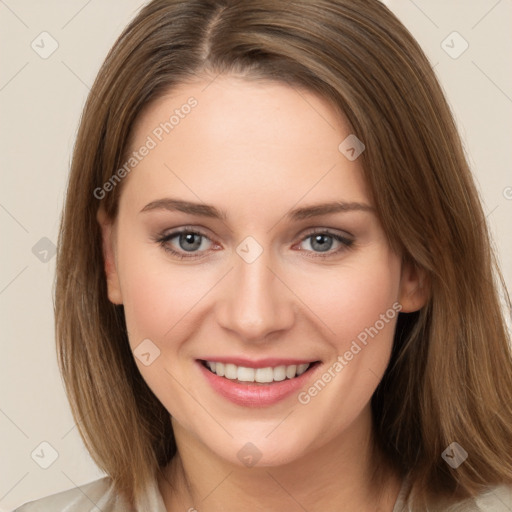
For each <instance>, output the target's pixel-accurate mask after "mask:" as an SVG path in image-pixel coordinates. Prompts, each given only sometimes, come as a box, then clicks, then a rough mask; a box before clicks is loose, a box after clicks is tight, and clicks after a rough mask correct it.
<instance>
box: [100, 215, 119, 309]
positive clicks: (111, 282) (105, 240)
mask: <svg viewBox="0 0 512 512" xmlns="http://www.w3.org/2000/svg"><path fill="white" fill-rule="evenodd" d="M96 219H97V221H98V223H99V225H100V228H101V233H102V247H103V261H104V264H105V275H106V278H107V290H108V298H109V300H110V302H112V303H113V304H118V305H119V304H122V303H123V298H122V295H121V287H120V285H119V276H118V274H117V266H116V236H115V235H116V232H115V225H114V221H112V219H109V218H108V217H107V215H106V213H105V211H104V209H103V208H101V207H100V208H99V209H98V212H97V214H96Z"/></svg>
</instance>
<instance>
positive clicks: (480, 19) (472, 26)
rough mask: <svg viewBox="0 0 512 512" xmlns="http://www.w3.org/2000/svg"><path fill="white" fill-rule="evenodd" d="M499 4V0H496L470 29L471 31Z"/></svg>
mask: <svg viewBox="0 0 512 512" xmlns="http://www.w3.org/2000/svg"><path fill="white" fill-rule="evenodd" d="M499 3H501V0H498V1H497V2H496V3H495V4H494V5H493V6H492V7H491V8H490V9H489V10H488V11H487V12H486V13H485V14H484V15H483V16H482V17H481V18H480V19H479V20H478V21H477V22H476V23H475V24H474V25H473V26H472V27H471V30H473V29H474V28H475V27H476V26H477V25H478V24H479V23H480V22H481V21H482V20H483V19H484V18H485V17H486V16H487V15H489V14H490V13H491V12H492V11H493V10H494V8H495V7H496V6H497V5H498V4H499Z"/></svg>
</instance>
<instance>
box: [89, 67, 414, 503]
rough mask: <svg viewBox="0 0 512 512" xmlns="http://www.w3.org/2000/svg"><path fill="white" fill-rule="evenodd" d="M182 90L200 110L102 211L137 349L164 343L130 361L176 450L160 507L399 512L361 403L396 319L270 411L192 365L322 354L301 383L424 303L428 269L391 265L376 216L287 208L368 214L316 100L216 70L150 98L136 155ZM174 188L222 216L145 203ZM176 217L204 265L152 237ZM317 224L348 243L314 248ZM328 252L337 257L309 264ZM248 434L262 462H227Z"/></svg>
mask: <svg viewBox="0 0 512 512" xmlns="http://www.w3.org/2000/svg"><path fill="white" fill-rule="evenodd" d="M190 96H193V97H194V98H196V100H197V102H198V104H197V106H196V107H195V108H194V109H193V110H192V111H191V112H190V113H189V114H188V115H187V116H185V117H184V118H183V119H180V122H179V124H178V125H176V126H175V127H174V129H173V130H172V132H170V133H169V134H167V135H165V136H164V137H163V140H162V141H161V142H158V144H157V145H156V147H155V148H154V149H152V150H151V151H150V152H149V154H148V155H147V156H146V157H145V158H144V159H143V160H142V161H141V162H140V163H139V164H138V165H137V166H136V168H135V169H134V170H133V171H132V172H131V173H130V174H129V175H128V176H127V177H126V178H125V181H124V183H123V187H124V188H123V190H122V194H121V198H120V206H119V214H118V217H117V218H116V221H115V222H114V223H110V222H109V221H108V220H107V219H106V218H105V216H104V214H103V213H102V210H101V209H100V211H99V214H98V220H99V222H100V223H101V225H102V228H103V234H104V254H105V268H106V274H107V280H108V291H109V298H110V300H111V301H112V302H114V303H116V304H123V305H124V310H125V315H126V321H127V328H128V332H129V339H130V345H131V347H132V349H135V348H136V347H137V346H138V345H139V344H140V343H141V342H142V341H143V340H145V339H150V340H151V342H152V343H154V345H156V346H157V347H158V349H159V350H160V355H159V357H157V358H156V359H155V360H154V361H153V362H152V363H151V364H150V365H149V366H145V365H144V364H142V362H141V361H140V360H139V359H136V362H137V365H138V368H139V370H140V372H141V374H142V376H143V377H144V379H145V380H146V382H147V383H148V385H149V386H150V387H151V389H152V390H153V392H154V393H155V395H156V396H157V397H158V398H159V400H160V401H161V402H162V403H163V405H164V406H165V407H166V409H167V410H168V411H169V413H170V415H171V416H172V420H171V421H172V424H173V427H174V431H175V435H176V440H177V444H178V451H179V456H178V457H176V458H175V460H174V461H173V462H172V463H171V464H170V465H169V467H168V468H167V473H166V474H167V480H168V481H169V482H172V484H173V485H174V486H175V490H174V491H171V488H170V486H169V484H168V483H167V482H166V481H163V480H162V481H161V482H160V488H161V491H162V494H163V496H164V500H165V503H166V506H167V507H168V509H169V510H171V509H172V510H188V509H189V508H190V507H196V508H197V509H199V510H201V511H209V510H229V511H231V510H233V511H234V510H303V509H302V508H301V507H304V508H306V509H307V510H308V511H316V510H334V509H336V510H338V511H340V510H347V511H348V510H382V511H391V510H392V508H393V504H394V502H395V500H396V496H397V494H398V489H399V486H400V482H399V480H398V479H397V478H396V477H395V476H394V475H392V474H391V473H390V479H389V483H388V484H387V485H386V487H385V488H384V489H382V493H383V494H382V496H381V497H380V498H378V496H377V495H378V491H379V490H378V489H372V488H370V487H369V483H368V475H369V472H370V471H371V468H372V461H371V460H370V455H369V439H370V436H371V412H370V399H371V396H372V394H373V392H374V390H375V388H376V387H377V385H378V383H379V381H380V379H381V378H382V375H383V374H384V371H385V369H386V366H387V364H388V361H389V357H390V353H391V348H392V341H393V332H394V328H395V323H396V317H395V318H394V319H392V320H390V321H388V322H387V323H385V326H384V328H382V329H380V330H379V332H378V334H377V335H376V336H375V337H374V338H369V341H368V344H367V345H366V346H364V348H363V349H362V350H361V351H360V352H358V353H357V355H355V356H354V357H353V359H352V360H351V361H349V362H348V364H347V365H346V366H345V367H344V368H343V370H342V371H340V372H339V373H337V374H336V377H335V378H333V379H332V380H331V381H330V382H329V383H328V384H327V385H326V386H325V387H324V388H323V389H322V390H321V392H319V393H318V394H317V395H316V396H314V397H312V398H311V400H310V401H309V403H307V404H302V403H300V402H299V401H298V399H297V395H296V394H293V395H292V396H290V397H288V398H286V399H284V400H282V401H280V402H278V403H277V404H274V405H271V406H267V407H264V408H248V407H244V406H241V405H235V404H233V403H231V402H229V401H227V400H226V399H225V398H223V397H221V396H220V395H218V394H217V393H216V392H215V391H214V390H213V389H212V388H211V387H210V386H209V384H208V382H207V381H206V379H205V378H204V376H203V375H202V374H201V372H200V370H199V368H198V365H197V362H196V360H197V359H204V358H206V357H207V356H213V355H215V356H241V357H247V358H249V359H260V358H263V357H277V358H286V357H294V358H301V359H306V360H311V361H321V362H322V363H321V366H320V367H319V368H318V369H317V370H316V372H315V374H314V375H315V378H314V379H313V378H312V377H310V378H309V380H308V384H307V385H306V386H305V389H306V390H307V388H309V387H310V386H311V385H312V384H313V383H314V380H316V379H317V378H318V377H320V376H321V375H322V373H323V372H324V371H326V370H327V369H328V368H329V367H332V365H333V364H334V363H335V361H336V360H337V357H338V356H339V355H343V354H344V353H345V352H346V351H347V350H349V348H350V346H351V343H352V341H353V340H355V339H356V338H357V336H358V334H360V333H361V332H362V331H364V329H365V328H369V327H370V326H374V325H375V323H376V321H377V320H379V318H381V317H380V315H381V314H384V313H385V312H386V311H387V310H389V309H390V308H392V305H393V304H395V303H397V302H399V303H400V304H401V307H402V311H405V312H407V311H414V310H417V309H419V308H420V307H421V306H422V305H423V302H424V297H423V293H422V288H421V287H420V286H419V284H420V278H421V276H420V275H418V274H417V273H416V271H414V270H413V269H412V268H409V267H404V266H402V265H401V257H400V255H398V254H395V253H394V252H393V251H392V250H391V248H390V247H389V245H388V243H387V241H386V238H385V236H384V232H383V230H382V228H381V226H380V223H379V221H378V218H377V217H376V215H375V214H374V212H373V211H347V212H339V213H335V214H329V215H323V216H320V217H313V218H309V219H303V220H300V221H296V220H294V221H292V220H288V219H287V218H286V217H285V215H286V214H287V213H288V212H289V211H290V210H291V209H294V208H297V207H304V206H310V205H314V204H318V203H324V202H331V201H343V202H347V203H352V202H358V203H363V204H366V205H368V206H370V207H371V206H372V203H371V198H370V196H369V194H368V192H367V189H366V185H365V182H364V178H363V174H362V167H361V163H360V159H356V160H355V161H349V160H348V159H347V158H346V157H345V156H344V155H343V154H342V153H341V152H340V151H339V150H338V146H339V144H340V143H341V142H342V141H343V140H344V139H345V138H346V137H347V136H348V135H349V134H350V133H351V132H350V129H349V127H348V126H347V124H346V123H345V121H344V120H342V119H339V118H338V117H337V116H336V115H335V113H334V109H333V108H332V107H331V106H330V105H329V104H328V103H327V102H326V101H325V100H323V99H321V98H319V97H317V96H315V95H313V94H312V93H309V92H306V91H302V90H300V91H299V90H298V89H295V88H292V87H290V86H288V85H284V84H279V83H270V82H255V81H248V80H244V79H243V78H242V77H234V76H219V77H217V78H216V79H215V80H214V81H213V82H211V80H206V79H205V80H201V79H198V81H197V82H194V83H189V84H186V85H181V86H180V87H179V88H177V89H174V90H172V91H170V92H169V94H168V95H166V96H165V97H163V98H161V99H160V100H158V101H157V102H155V103H154V104H152V105H151V106H150V108H148V109H147V110H146V111H145V112H144V113H143V115H142V116H141V117H140V119H139V120H138V122H137V124H136V130H135V133H134V138H133V141H132V146H133V149H134V150H135V149H136V148H139V147H140V146H141V145H142V144H144V142H145V141H146V140H147V137H148V135H151V133H152V132H153V130H154V129H155V127H157V126H159V124H160V123H161V122H163V121H165V120H166V119H168V117H169V113H172V111H173V110H174V109H176V108H180V106H181V105H183V104H185V103H186V102H187V99H188V98H189V97H190ZM153 138H154V137H153ZM166 197H173V198H178V199H181V200H187V201H193V202H198V203H207V204H211V205H214V206H216V207H217V208H218V209H222V210H225V211H226V213H227V219H226V220H217V219H211V218H207V217H201V216H197V215H192V214H188V213H183V212H177V211H168V210H165V209H154V210H150V211H145V212H141V210H142V209H143V208H144V207H145V206H146V205H147V204H149V203H151V202H153V201H156V200H159V199H163V198H166ZM183 227H187V228H193V229H196V230H197V229H199V230H201V231H202V232H203V233H204V234H205V235H206V237H207V238H202V239H197V238H196V241H198V240H202V242H201V244H200V246H199V248H197V249H193V250H195V253H194V252H192V253H191V252H188V253H187V251H186V249H187V248H189V247H190V243H191V242H190V241H189V242H188V245H187V240H182V241H181V245H180V238H179V236H176V237H174V238H173V239H172V240H170V241H167V244H166V245H167V247H171V248H173V249H174V250H176V251H179V252H181V253H182V254H197V253H199V254H200V255H201V257H199V258H196V259H190V260H187V259H181V260H180V259H178V258H176V257H175V256H173V255H171V254H170V253H169V252H167V251H166V250H165V249H164V247H163V246H162V245H161V244H160V243H159V242H158V241H156V240H157V239H158V237H161V236H163V235H165V234H168V233H171V232H172V231H173V230H175V229H179V228H183ZM325 229H329V231H331V232H332V233H335V234H339V235H342V236H344V237H346V238H349V239H350V240H352V241H353V242H352V245H351V246H350V247H347V246H345V245H344V244H342V243H341V242H338V241H336V240H335V239H333V238H327V239H326V242H327V243H326V244H324V246H326V245H327V246H328V247H329V244H331V245H330V248H329V250H328V251H327V252H323V251H322V249H319V248H318V247H319V246H318V245H315V244H314V237H311V236H309V237H308V235H311V234H312V233H311V232H312V230H316V231H320V232H324V231H325ZM248 236H251V237H253V238H254V240H255V241H257V243H258V244H259V246H260V247H261V249H262V253H261V255H260V256H259V257H258V258H257V259H256V260H255V261H253V262H252V263H247V262H246V261H244V259H242V258H241V257H240V255H239V254H238V253H237V251H236V249H237V247H238V246H239V244H240V243H241V242H242V241H243V240H244V239H245V238H246V237H248ZM198 243H199V242H198ZM338 249H340V251H338ZM337 251H338V252H337ZM323 254H329V255H330V256H329V257H326V258H322V257H315V256H322V255H323ZM220 359H222V358H221V357H220ZM248 442H251V443H252V444H254V445H255V446H256V447H257V449H258V451H259V452H260V454H261V458H260V460H259V461H258V463H257V464H256V466H254V467H246V466H245V465H244V464H243V463H242V462H241V461H240V460H239V458H238V456H237V454H238V453H239V451H240V450H241V449H242V447H243V446H244V445H246V443H248ZM185 478H186V479H187V481H188V482H189V484H190V487H188V488H187V486H186V485H185V483H184V482H185ZM299 504H300V505H299ZM378 507H380V508H378Z"/></svg>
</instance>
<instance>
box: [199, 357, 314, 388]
mask: <svg viewBox="0 0 512 512" xmlns="http://www.w3.org/2000/svg"><path fill="white" fill-rule="evenodd" d="M318 363H319V361H313V362H311V363H304V364H298V365H295V364H290V365H280V366H268V367H266V368H249V367H246V366H237V365H235V364H231V363H221V362H219V361H204V360H201V364H202V365H203V366H204V367H205V368H207V369H208V370H209V371H210V372H211V373H213V374H215V375H217V376H218V377H224V378H225V379H228V380H230V381H232V382H234V383H235V382H236V383H238V384H272V383H273V382H282V381H284V380H292V379H295V378H297V377H299V376H301V375H302V374H303V373H306V372H307V371H309V370H311V368H312V367H314V366H316V365H317V364H318Z"/></svg>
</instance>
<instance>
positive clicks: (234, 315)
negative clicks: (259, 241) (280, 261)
mask: <svg viewBox="0 0 512 512" xmlns="http://www.w3.org/2000/svg"><path fill="white" fill-rule="evenodd" d="M269 253H270V251H269V250H264V251H263V253H262V254H261V255H260V256H259V257H258V258H257V259H256V260H255V261H253V262H251V263H248V262H246V261H244V260H243V259H242V258H240V257H239V256H238V255H237V254H234V255H233V258H234V262H235V263H234V268H233V270H232V271H231V272H230V273H229V276H227V279H226V283H225V285H224V286H223V287H222V289H221V290H219V293H220V294H221V295H222V299H221V300H220V303H219V307H218V309H217V321H218V323H219V324H220V325H221V327H223V328H224V329H226V330H228V331H231V333H234V334H235V335H236V336H237V337H238V338H240V339H241V340H242V341H247V342H251V343H258V342H266V341H268V340H267V338H268V337H269V336H270V335H271V334H273V333H277V332H280V331H281V333H282V332H284V331H286V330H287V329H290V327H291V326H292V325H293V322H294V318H295V308H294V303H293V297H294V295H293V293H292V291H291V290H290V289H289V287H288V286H287V283H286V282H285V281H284V279H283V278H282V277H281V276H280V275H279V272H278V271H276V270H274V268H275V267H276V266H275V265H273V264H272V261H271V260H272V258H271V255H270V254H269Z"/></svg>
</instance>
